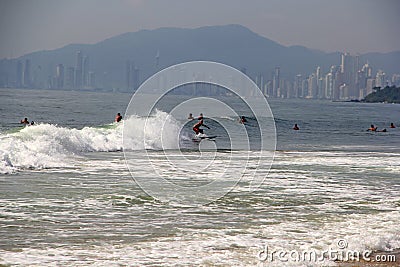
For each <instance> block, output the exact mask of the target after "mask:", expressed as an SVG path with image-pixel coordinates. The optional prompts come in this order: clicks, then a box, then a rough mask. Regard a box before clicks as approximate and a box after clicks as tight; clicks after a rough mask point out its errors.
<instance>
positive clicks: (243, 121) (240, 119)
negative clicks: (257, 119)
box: [239, 116, 247, 124]
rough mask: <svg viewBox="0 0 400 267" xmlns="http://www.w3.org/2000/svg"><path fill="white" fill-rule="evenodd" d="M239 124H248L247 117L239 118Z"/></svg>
mask: <svg viewBox="0 0 400 267" xmlns="http://www.w3.org/2000/svg"><path fill="white" fill-rule="evenodd" d="M239 122H240V123H243V124H244V123H245V122H247V120H246V117H245V116H241V117H240V118H239Z"/></svg>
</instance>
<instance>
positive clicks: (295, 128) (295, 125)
mask: <svg viewBox="0 0 400 267" xmlns="http://www.w3.org/2000/svg"><path fill="white" fill-rule="evenodd" d="M293 130H295V131H298V130H300V128H299V126H297V123H295V124H294V126H293Z"/></svg>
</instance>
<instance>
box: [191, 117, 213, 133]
mask: <svg viewBox="0 0 400 267" xmlns="http://www.w3.org/2000/svg"><path fill="white" fill-rule="evenodd" d="M200 115H201V119H200V117H199V120H200V121H199V122H198V123H196V124H195V125H193V131H194V132H195V134H196V135H197V134H199V133H200V134H202V133H204V132H203V129H200V127H201V126H204V127H206V128H207V129H210V127H208V126H207V125H205V124H204V120H203V114H202V113H200Z"/></svg>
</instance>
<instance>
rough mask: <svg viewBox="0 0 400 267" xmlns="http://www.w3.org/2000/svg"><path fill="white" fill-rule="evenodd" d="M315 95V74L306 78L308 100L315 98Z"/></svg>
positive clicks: (316, 88)
mask: <svg viewBox="0 0 400 267" xmlns="http://www.w3.org/2000/svg"><path fill="white" fill-rule="evenodd" d="M317 95H318V87H317V76H316V75H315V73H311V75H310V76H309V77H308V98H317Z"/></svg>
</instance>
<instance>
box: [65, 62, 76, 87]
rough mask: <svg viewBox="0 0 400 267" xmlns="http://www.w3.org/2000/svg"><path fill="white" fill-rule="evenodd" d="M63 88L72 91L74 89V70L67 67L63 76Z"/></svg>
mask: <svg viewBox="0 0 400 267" xmlns="http://www.w3.org/2000/svg"><path fill="white" fill-rule="evenodd" d="M65 88H67V89H73V88H75V68H74V67H68V68H67V72H66V75H65Z"/></svg>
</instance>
